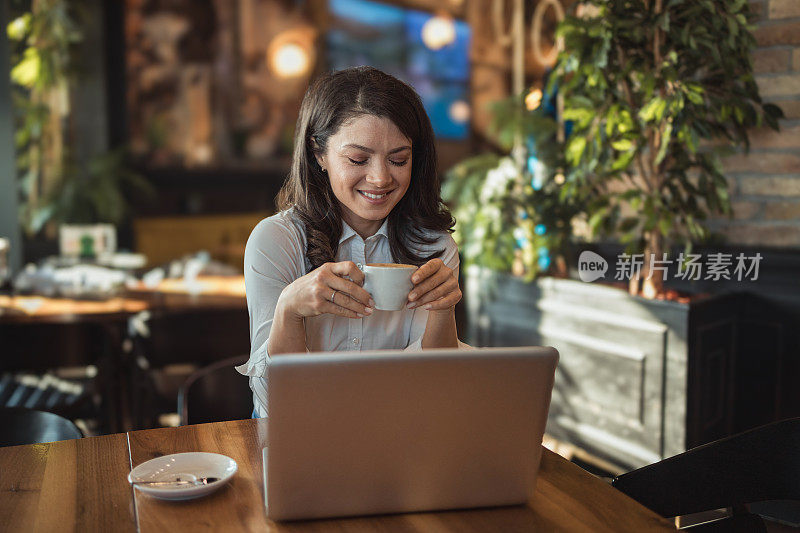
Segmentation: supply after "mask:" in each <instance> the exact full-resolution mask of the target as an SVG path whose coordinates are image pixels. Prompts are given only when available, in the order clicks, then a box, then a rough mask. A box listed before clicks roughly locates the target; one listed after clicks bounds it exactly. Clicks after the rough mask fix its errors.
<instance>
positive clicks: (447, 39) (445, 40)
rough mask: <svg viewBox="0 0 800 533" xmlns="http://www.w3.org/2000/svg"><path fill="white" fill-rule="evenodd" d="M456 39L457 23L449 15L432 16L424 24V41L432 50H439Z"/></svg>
mask: <svg viewBox="0 0 800 533" xmlns="http://www.w3.org/2000/svg"><path fill="white" fill-rule="evenodd" d="M455 40H456V25H455V24H454V23H453V19H451V18H450V17H447V16H441V15H436V16H435V17H431V18H429V19H428V21H427V22H426V23H425V24H424V25H423V26H422V42H423V43H425V46H427V47H428V48H430V49H431V50H439V49H440V48H444V47H445V46H447V45H448V44H450V43H452V42H453V41H455Z"/></svg>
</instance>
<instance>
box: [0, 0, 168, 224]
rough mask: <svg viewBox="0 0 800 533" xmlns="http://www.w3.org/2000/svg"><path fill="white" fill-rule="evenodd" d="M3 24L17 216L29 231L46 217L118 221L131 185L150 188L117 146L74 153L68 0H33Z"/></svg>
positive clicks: (143, 190)
mask: <svg viewBox="0 0 800 533" xmlns="http://www.w3.org/2000/svg"><path fill="white" fill-rule="evenodd" d="M22 4H28V5H26V6H25V7H26V8H28V10H21V12H19V13H18V16H16V17H15V18H13V20H12V21H11V22H10V23H9V24H8V27H7V28H6V31H7V34H8V37H9V40H10V41H11V42H12V43H13V44H14V46H13V53H12V69H11V81H12V82H13V89H14V92H13V103H14V108H15V114H16V117H15V119H16V120H15V122H16V128H15V144H16V149H17V172H18V174H19V180H20V181H19V184H20V194H21V200H22V204H21V209H20V221H21V224H22V227H23V228H24V229H25V230H26V232H27V234H28V235H29V236H32V235H35V234H37V233H39V231H40V230H41V229H42V228H43V227H45V225H46V224H47V223H48V222H51V221H52V222H65V223H97V222H110V223H114V224H116V223H119V222H121V221H122V219H123V218H124V216H125V215H127V214H128V210H129V204H128V201H127V198H126V196H127V195H128V194H129V193H138V194H140V195H147V196H152V194H153V189H152V187H151V186H150V184H149V183H148V182H147V181H146V180H144V178H142V177H141V176H139V175H137V174H136V173H134V172H133V171H131V170H130V169H129V168H128V166H127V164H126V152H125V150H124V149H122V148H117V149H115V150H112V151H109V152H106V153H100V154H95V155H93V156H92V157H90V158H88V160H87V161H78V160H76V158H75V157H73V155H72V154H71V152H70V144H71V143H70V141H71V138H70V136H69V135H68V132H69V130H70V128H69V119H70V105H69V104H70V90H71V88H72V86H73V81H74V78H75V72H76V71H77V70H78V69H77V68H76V66H75V61H74V55H75V48H74V47H75V45H76V44H78V43H80V42H81V41H82V39H83V37H82V35H81V32H80V31H79V30H78V27H79V24H78V23H77V22H76V19H75V17H74V15H75V14H76V12H77V11H78V9H77V8H78V7H79V6H76V5H74V4H71V3H69V2H67V1H66V0H32V1H31V2H22Z"/></svg>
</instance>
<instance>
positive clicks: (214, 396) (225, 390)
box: [178, 356, 253, 426]
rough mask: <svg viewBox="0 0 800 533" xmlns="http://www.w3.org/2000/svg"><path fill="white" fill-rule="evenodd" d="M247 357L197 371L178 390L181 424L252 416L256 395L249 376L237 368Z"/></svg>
mask: <svg viewBox="0 0 800 533" xmlns="http://www.w3.org/2000/svg"><path fill="white" fill-rule="evenodd" d="M246 361H247V356H237V357H230V358H228V359H223V360H221V361H217V362H215V363H212V364H210V365H208V366H205V367H203V368H200V369H198V370H196V371H194V372H193V373H192V374H191V375H189V377H188V378H186V381H184V382H183V385H181V387H180V389H179V390H178V414H179V415H180V421H181V425H182V426H185V425H187V424H203V423H206V422H221V421H224V420H242V419H245V418H250V417H251V416H252V413H253V393H252V392H251V391H250V384H249V380H248V378H247V376H243V375H241V374H239V373H238V372H237V371H236V369H235V368H233V367H234V366H237V365H241V364H243V363H245V362H246Z"/></svg>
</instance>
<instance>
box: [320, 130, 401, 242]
mask: <svg viewBox="0 0 800 533" xmlns="http://www.w3.org/2000/svg"><path fill="white" fill-rule="evenodd" d="M317 160H318V162H319V164H320V165H321V166H322V168H324V169H326V170H327V172H328V178H329V179H330V181H331V188H332V189H333V194H334V195H336V199H337V200H339V204H340V205H341V207H342V216H343V217H344V219H345V222H347V223H348V224H349V225H350V227H352V228H353V229H354V230H355V231H356V232H358V234H359V235H361V237H362V238H367V237H369V236H371V235H373V234H375V232H376V231H378V229H379V228H380V227H381V224H382V223H383V219H385V218H386V217H387V216H388V215H389V213H390V212H391V210H392V208H394V206H395V205H397V202H399V201H400V199H401V198H403V195H404V194H405V193H406V191H407V190H408V186H409V184H410V183H411V140H410V139H408V138H407V137H406V136H405V135H403V134H402V133H401V132H400V129H399V128H398V127H397V126H395V124H394V122H392V121H391V120H389V119H388V118H384V117H378V116H375V115H360V116H358V117H356V118H355V119H353V120H351V121H349V122H347V123H345V124H344V125H342V127H341V128H339V131H337V132H336V133H335V134H334V135H332V136H331V137H330V138H329V139H328V146H327V150H326V152H325V153H324V154H322V155H321V156H318V157H317Z"/></svg>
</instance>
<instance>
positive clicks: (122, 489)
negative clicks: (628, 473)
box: [0, 420, 674, 533]
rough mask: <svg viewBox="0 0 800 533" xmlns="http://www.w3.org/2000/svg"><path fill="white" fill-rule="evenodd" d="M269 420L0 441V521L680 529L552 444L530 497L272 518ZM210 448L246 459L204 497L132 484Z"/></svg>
mask: <svg viewBox="0 0 800 533" xmlns="http://www.w3.org/2000/svg"><path fill="white" fill-rule="evenodd" d="M266 437H267V423H266V420H242V421H235V422H218V423H214V424H201V425H197V426H184V427H180V428H163V429H151V430H142V431H133V432H129V433H127V434H115V435H108V436H104V437H93V438H88V439H82V440H79V441H63V442H56V443H50V444H35V445H30V446H15V447H10V448H0V517H3V518H2V521H0V529H3V530H8V531H31V530H32V531H51V530H59V531H60V530H74V531H115V532H120V533H121V532H124V531H144V532H150V531H191V532H196V531H223V530H229V531H273V532H300V533H305V532H326V531H340V532H349V531H354V532H362V531H364V532H366V531H381V532H394V531H398V532H420V533H427V532H433V533H436V532H442V533H446V532H453V533H455V532H459V533H460V532H467V533H468V532H472V531H474V532H491V531H498V532H507V531H508V532H524V531H636V532H638V531H661V530H674V527H673V525H672V523H671V521H669V520H666V519H664V518H661V517H659V516H658V515H656V514H655V513H653V512H651V511H649V510H648V509H646V508H644V507H642V506H641V505H639V504H638V503H637V502H635V501H633V500H631V499H630V498H628V497H627V496H625V495H623V494H622V493H620V492H618V491H617V490H615V489H614V488H612V487H611V486H609V485H608V484H606V483H604V482H603V481H601V480H599V479H598V478H596V477H594V476H592V475H591V474H588V473H587V472H585V471H584V470H581V469H580V468H578V467H577V466H575V465H573V464H572V463H570V462H568V461H566V460H565V459H563V458H561V457H560V456H558V455H556V454H554V453H552V452H550V451H549V450H547V449H545V450H544V453H543V455H542V464H541V470H540V474H539V479H538V482H537V487H536V494H535V496H534V498H533V500H532V501H531V503H530V504H529V505H528V506H516V507H501V508H492V509H474V510H466V511H447V512H439V513H415V514H404V515H390V516H375V517H360V518H346V519H338V520H315V521H308V522H289V523H280V524H279V523H274V522H272V521H269V520H267V518H266V514H265V511H264V487H263V483H262V479H263V477H262V460H261V449H262V447H263V446H265V444H266ZM186 451H206V452H217V453H222V454H225V455H227V456H229V457H232V458H233V459H234V460H235V461H236V462H237V463H238V465H239V471H238V472H237V473H236V475H235V476H234V478H233V479H232V480H231V481H230V483H229V484H228V485H227V486H225V487H223V488H221V489H220V490H219V491H217V492H215V493H214V494H211V495H209V496H207V497H205V498H201V499H198V500H193V501H188V502H164V501H161V500H157V499H154V498H152V497H150V496H147V495H145V494H141V493H139V492H138V491H134V490H133V489H132V488H131V487H130V486H129V485H128V482H127V479H126V476H127V474H128V472H129V471H130V469H131V468H132V467H133V466H136V465H138V464H140V463H142V462H144V461H147V460H149V459H152V458H154V457H158V456H160V455H164V454H170V453H176V452H186Z"/></svg>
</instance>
